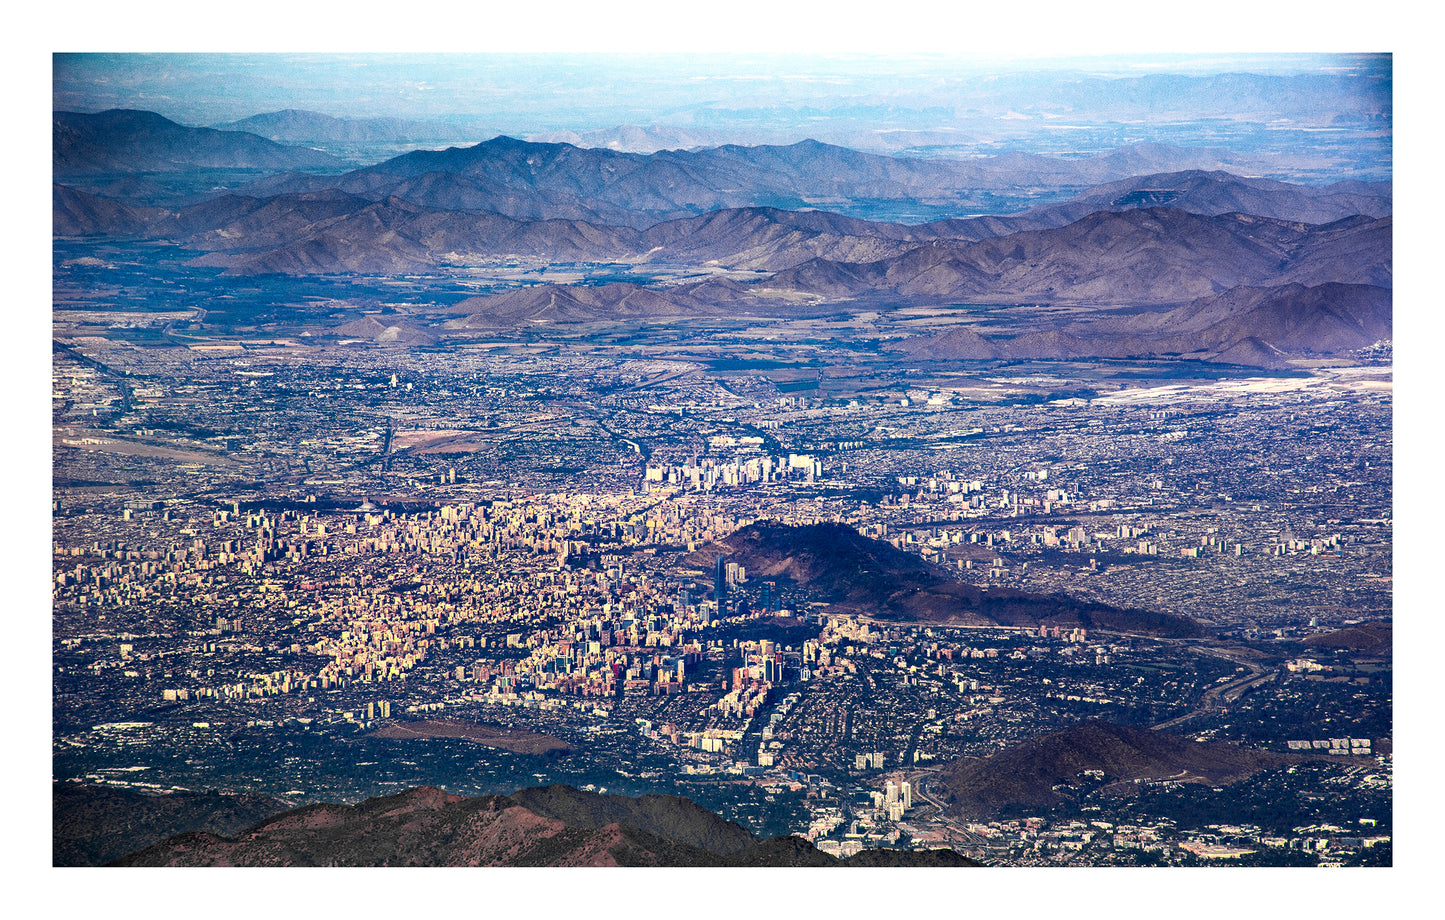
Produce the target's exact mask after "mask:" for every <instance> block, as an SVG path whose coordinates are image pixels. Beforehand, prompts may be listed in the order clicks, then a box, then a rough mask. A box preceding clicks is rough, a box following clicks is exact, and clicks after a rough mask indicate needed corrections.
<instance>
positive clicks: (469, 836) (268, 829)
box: [112, 786, 975, 867]
mask: <svg viewBox="0 0 1445 920" xmlns="http://www.w3.org/2000/svg"><path fill="white" fill-rule="evenodd" d="M855 858H856V857H855ZM896 859H897V860H898V864H900V865H907V864H910V862H911V860H917V864H919V865H958V866H964V865H975V863H973V862H972V861H971V860H968V859H966V858H964V857H962V856H958V855H956V854H953V853H952V852H943V853H939V852H934V851H923V852H920V853H917V854H913V853H908V852H900V853H898V854H897V857H896ZM850 864H851V862H850V861H846V860H844V861H840V860H837V859H835V858H833V857H831V856H829V855H827V854H826V853H823V852H821V851H819V850H818V849H816V848H815V847H814V846H813V845H812V844H810V843H808V841H806V840H803V839H801V838H798V837H775V838H771V839H768V840H760V839H759V838H757V837H755V836H753V835H752V834H751V833H749V832H748V831H747V830H745V829H743V828H742V827H740V826H738V825H736V824H733V823H731V822H728V821H725V820H723V819H722V818H720V817H718V816H717V815H715V814H713V813H712V812H709V811H707V810H706V809H704V808H700V807H699V806H697V805H696V804H694V803H693V802H691V801H689V800H687V799H683V798H678V797H676V796H656V795H649V796H642V797H641V798H638V799H629V798H626V797H623V796H611V795H598V794H595V793H588V792H581V791H578V790H576V789H572V788H570V787H561V786H550V787H546V788H541V789H526V790H522V791H521V792H518V793H516V794H514V795H512V796H499V795H490V796H481V797H479V798H464V797H462V796H459V795H452V794H450V793H447V792H443V791H442V790H440V789H435V788H431V787H421V788H417V789H411V790H407V791H405V792H402V793H398V794H396V795H392V796H387V797H384V798H376V799H368V800H367V801H365V802H361V803H360V804H357V805H350V806H348V805H330V804H317V805H308V806H305V807H303V808H299V809H296V810H294V811H289V812H286V813H284V814H281V815H277V816H275V817H273V818H270V819H268V820H266V821H263V822H261V823H259V824H257V825H255V826H253V827H250V828H248V829H247V830H245V832H244V833H240V834H236V835H233V836H230V837H224V836H220V835H217V834H210V833H192V834H183V835H180V836H177V837H174V838H171V839H169V840H167V841H165V842H163V843H161V844H158V845H156V846H152V847H149V848H147V849H145V850H142V851H140V852H137V853H132V854H131V855H129V856H126V857H124V858H122V859H119V860H116V861H115V862H114V863H112V865H120V866H367V867H370V866H511V867H520V866H675V867H681V866H837V865H850ZM860 864H863V865H867V864H869V863H868V862H867V861H866V860H864V861H862V862H861V863H860Z"/></svg>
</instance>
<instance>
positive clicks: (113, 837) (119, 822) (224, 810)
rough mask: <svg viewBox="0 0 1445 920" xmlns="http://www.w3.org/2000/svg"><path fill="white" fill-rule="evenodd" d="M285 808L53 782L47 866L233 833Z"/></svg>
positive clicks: (250, 798) (261, 800)
mask: <svg viewBox="0 0 1445 920" xmlns="http://www.w3.org/2000/svg"><path fill="white" fill-rule="evenodd" d="M288 808H290V806H289V805H288V804H286V803H285V802H282V801H280V800H278V799H273V798H270V797H269V796H263V795H253V794H250V793H242V794H239V795H221V794H220V793H216V792H171V793H167V794H163V795H152V794H147V793H142V792H137V791H135V790H131V789H117V788H113V787H108V786H84V785H80V784H78V783H55V784H54V785H53V786H52V787H51V852H52V856H53V862H52V865H56V866H99V865H103V864H104V863H107V862H110V861H111V860H113V859H117V858H119V857H121V856H124V855H125V854H126V853H133V852H135V851H136V850H139V849H143V848H145V847H149V846H152V845H154V844H157V843H160V842H161V841H163V840H165V839H167V838H169V837H174V836H175V835H177V834H186V833H195V832H204V833H209V834H218V835H226V834H235V833H239V832H240V831H242V830H245V829H246V828H248V827H250V826H251V825H253V824H255V823H256V822H258V821H261V820H263V819H265V818H269V817H271V816H272V815H275V814H279V813H280V812H283V811H286V810H287V809H288Z"/></svg>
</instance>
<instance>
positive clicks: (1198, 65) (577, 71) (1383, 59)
mask: <svg viewBox="0 0 1445 920" xmlns="http://www.w3.org/2000/svg"><path fill="white" fill-rule="evenodd" d="M1223 73H1242V74H1257V75H1267V76H1272V77H1276V78H1279V79H1280V80H1281V81H1283V82H1286V83H1287V82H1289V81H1290V79H1291V78H1301V77H1312V78H1315V79H1316V80H1317V81H1318V83H1319V91H1320V92H1322V93H1323V92H1329V93H1332V94H1338V95H1340V96H1341V97H1347V95H1348V93H1349V92H1350V91H1351V89H1352V88H1353V90H1354V91H1355V94H1356V98H1355V99H1354V100H1353V101H1354V102H1356V103H1357V104H1359V105H1362V106H1369V107H1379V106H1381V105H1383V106H1385V107H1388V104H1389V100H1388V98H1383V99H1382V98H1380V92H1381V90H1382V89H1383V91H1384V93H1385V94H1386V97H1387V95H1388V91H1389V80H1390V60H1389V56H1388V55H1350V54H1247V55H1218V54H1213V55H1205V54H1152V55H1144V54H1140V55H1099V56H1073V57H1049V56H1022V57H1021V56H1017V55H1014V56H1010V55H1003V54H995V55H986V54H937V53H933V54H780V53H772V54H726V53H708V54H692V53H690V54H681V53H652V54H625V55H624V54H616V53H610V54H609V53H592V54H579V53H575V52H574V53H557V54H538V53H530V54H495V53H494V54H288V53H270V54H57V55H56V57H55V66H54V87H53V90H54V106H55V108H57V109H66V110H72V111H97V110H100V109H105V108H121V107H124V108H147V109H149V110H151V111H156V112H160V113H161V114H163V115H166V116H167V117H169V118H172V119H174V120H177V121H182V122H185V123H190V124H214V123H218V122H225V121H232V120H236V119H240V118H245V117H247V116H250V115H255V114H258V113H261V112H267V111H274V110H277V109H283V108H300V109H309V110H314V111H320V112H324V113H326V114H329V115H334V116H338V117H365V116H377V115H385V116H399V117H405V118H438V117H448V116H466V117H482V118H498V119H508V118H512V117H521V118H531V119H534V120H535V123H536V125H537V128H538V130H545V129H547V128H555V127H563V126H567V127H577V126H585V127H608V126H609V125H607V124H605V123H599V121H602V122H605V121H607V120H608V119H610V118H611V117H613V116H612V115H611V113H614V112H616V113H631V114H632V117H633V119H634V120H644V121H658V120H667V119H669V117H672V118H676V117H678V116H680V115H683V113H686V112H689V111H693V110H696V109H699V108H703V107H720V108H728V109H736V110H747V109H752V108H765V107H770V106H771V107H781V108H791V107H799V106H807V107H810V108H820V109H823V110H829V109H834V108H839V107H842V106H847V105H888V104H893V105H898V106H903V107H926V106H945V107H950V108H952V107H954V106H959V105H963V106H975V107H981V108H982V110H984V111H988V110H991V109H995V108H996V107H997V106H998V105H1002V104H1004V103H1013V102H1016V101H1018V100H1019V99H1020V98H1021V96H1023V94H1026V93H1027V92H1029V91H1040V92H1047V91H1048V90H1049V89H1050V88H1061V87H1063V86H1064V85H1066V84H1078V83H1080V82H1083V83H1087V84H1093V85H1095V86H1096V87H1097V89H1098V93H1099V94H1100V95H1101V96H1102V95H1107V89H1108V87H1109V86H1110V85H1114V86H1119V87H1122V86H1124V85H1126V84H1130V83H1135V82H1137V81H1139V80H1140V79H1142V78H1146V77H1160V76H1164V75H1167V76H1171V77H1174V78H1176V82H1177V83H1178V84H1180V85H1177V86H1176V87H1175V88H1174V95H1175V96H1177V97H1180V98H1187V95H1188V86H1187V85H1184V84H1188V83H1189V82H1191V81H1193V82H1195V83H1197V84H1199V85H1203V82H1202V81H1205V80H1207V78H1209V77H1211V76H1214V75H1218V74H1223ZM1371 96H1374V97H1375V98H1370V97H1371ZM1039 101H1042V100H1039ZM1201 101H1204V100H1201ZM1221 101H1225V100H1210V101H1209V102H1210V105H1211V108H1214V107H1216V106H1215V105H1214V103H1217V102H1221ZM1247 102H1253V100H1247ZM1290 102H1291V101H1286V102H1285V105H1284V106H1283V107H1282V108H1287V107H1288V105H1289V103H1290ZM1217 107H1219V108H1227V106H1217Z"/></svg>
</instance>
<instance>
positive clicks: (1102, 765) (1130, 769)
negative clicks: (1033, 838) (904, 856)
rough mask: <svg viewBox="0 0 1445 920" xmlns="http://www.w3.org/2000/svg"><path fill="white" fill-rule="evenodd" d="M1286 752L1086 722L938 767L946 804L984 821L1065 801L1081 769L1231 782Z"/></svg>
mask: <svg viewBox="0 0 1445 920" xmlns="http://www.w3.org/2000/svg"><path fill="white" fill-rule="evenodd" d="M1293 760H1294V759H1293V758H1291V757H1289V756H1288V755H1284V754H1272V753H1269V752H1267V751H1255V750H1250V749H1248V748H1241V747H1236V746H1234V745H1231V744H1222V743H1200V742H1197V741H1191V740H1188V739H1185V738H1180V737H1178V736H1176V735H1167V734H1163V733H1162V732H1153V731H1149V730H1147V729H1138V728H1127V727H1125V726H1122V725H1113V724H1110V723H1108V722H1084V723H1081V724H1079V725H1075V726H1072V727H1070V728H1066V729H1064V730H1063V731H1059V732H1054V733H1053V734H1049V735H1045V736H1043V737H1042V738H1035V739H1033V740H1031V741H1025V742H1023V743H1022V744H1018V745H1015V746H1013V747H1010V748H1008V749H1006V750H1004V751H1001V752H999V753H997V754H994V755H993V756H992V757H986V758H983V759H979V760H961V761H957V762H955V763H953V764H951V765H949V766H947V767H945V768H944V769H943V772H942V779H943V786H944V788H945V789H946V790H947V810H948V813H949V814H951V815H954V816H955V817H960V818H966V819H970V820H984V819H988V818H993V817H996V816H998V815H1001V814H1006V813H1007V814H1016V813H1020V812H1037V811H1039V810H1042V809H1047V808H1050V807H1052V806H1054V805H1057V804H1060V803H1062V802H1064V801H1066V800H1067V799H1068V798H1069V797H1070V793H1069V790H1068V789H1066V788H1055V787H1068V786H1073V785H1077V784H1082V783H1085V782H1087V778H1086V777H1084V776H1083V775H1082V774H1083V772H1084V771H1085V770H1096V771H1101V772H1102V773H1103V774H1104V778H1103V780H1102V782H1105V783H1132V782H1133V781H1134V780H1136V779H1175V780H1185V781H1188V780H1191V779H1192V780H1195V781H1203V782H1209V783H1229V782H1233V781H1234V780H1237V779H1243V778H1244V777H1247V776H1251V775H1253V774H1254V773H1257V772H1259V771H1261V770H1267V769H1271V768H1273V767H1276V766H1282V765H1284V764H1288V763H1291V762H1293Z"/></svg>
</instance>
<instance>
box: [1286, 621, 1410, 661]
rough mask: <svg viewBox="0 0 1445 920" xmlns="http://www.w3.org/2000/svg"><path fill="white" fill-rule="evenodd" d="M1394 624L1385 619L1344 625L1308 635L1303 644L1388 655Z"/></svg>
mask: <svg viewBox="0 0 1445 920" xmlns="http://www.w3.org/2000/svg"><path fill="white" fill-rule="evenodd" d="M1394 641H1395V630H1394V625H1393V624H1392V623H1390V622H1388V621H1385V620H1379V621H1376V622H1374V623H1361V624H1360V625H1358V626H1346V627H1345V628H1344V629H1335V630H1331V631H1330V632H1325V633H1319V634H1318V635H1314V636H1310V637H1309V638H1308V639H1306V640H1305V642H1304V644H1305V645H1308V646H1311V647H1312V648H1336V649H1351V650H1353V651H1360V652H1379V653H1381V654H1385V655H1388V654H1390V652H1391V650H1392V649H1393V648H1394Z"/></svg>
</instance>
